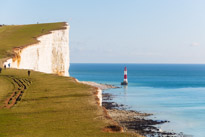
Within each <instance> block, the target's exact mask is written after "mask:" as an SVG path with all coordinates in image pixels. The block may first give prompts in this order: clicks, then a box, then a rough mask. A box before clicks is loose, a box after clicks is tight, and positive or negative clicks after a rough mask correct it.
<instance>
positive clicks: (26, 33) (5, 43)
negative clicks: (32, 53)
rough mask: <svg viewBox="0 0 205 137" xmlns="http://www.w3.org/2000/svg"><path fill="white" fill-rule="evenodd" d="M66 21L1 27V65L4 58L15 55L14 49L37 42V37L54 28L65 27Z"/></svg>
mask: <svg viewBox="0 0 205 137" xmlns="http://www.w3.org/2000/svg"><path fill="white" fill-rule="evenodd" d="M65 25H66V24H65V22H60V23H45V24H31V25H8V26H2V27H0V59H1V60H0V65H2V59H3V58H8V57H12V56H15V55H14V52H13V49H14V48H16V47H24V46H27V45H30V44H34V43H37V42H38V41H37V39H36V38H37V37H39V36H41V35H45V34H47V33H49V32H50V31H52V30H59V29H64V26H65Z"/></svg>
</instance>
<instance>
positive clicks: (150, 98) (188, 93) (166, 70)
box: [69, 63, 205, 137]
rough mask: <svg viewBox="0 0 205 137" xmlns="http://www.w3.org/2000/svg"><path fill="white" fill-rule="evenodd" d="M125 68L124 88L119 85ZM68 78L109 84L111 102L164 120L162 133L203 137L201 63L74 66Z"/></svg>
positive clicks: (204, 81) (204, 98)
mask: <svg viewBox="0 0 205 137" xmlns="http://www.w3.org/2000/svg"><path fill="white" fill-rule="evenodd" d="M124 67H127V71H128V72H127V73H128V75H127V76H128V86H121V85H120V83H121V82H122V81H123V77H124V76H123V75H124ZM69 73H70V76H72V77H75V78H77V79H78V80H80V81H93V82H97V83H103V84H111V85H115V86H119V87H121V88H117V89H109V90H105V91H104V92H105V93H111V94H113V96H114V98H113V100H112V101H114V102H117V103H119V104H124V105H126V106H128V107H129V109H131V110H136V111H140V112H145V113H152V114H153V116H151V117H150V118H151V119H155V120H168V121H170V122H169V123H165V124H161V125H158V126H157V127H159V128H161V129H162V130H164V131H170V132H175V133H180V132H182V133H183V134H185V135H188V136H189V135H190V136H193V137H205V65H203V64H86V63H85V64H83V63H82V64H78V63H72V64H71V65H70V70H69Z"/></svg>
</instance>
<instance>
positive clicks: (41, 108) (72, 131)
mask: <svg viewBox="0 0 205 137" xmlns="http://www.w3.org/2000/svg"><path fill="white" fill-rule="evenodd" d="M7 76H14V77H16V78H26V77H27V71H26V70H15V69H7V70H4V71H3V73H2V74H0V80H1V82H2V81H4V88H2V83H1V92H5V93H6V92H7V91H8V90H11V89H12V88H11V87H12V85H11V83H10V82H8V81H9V80H8V78H7ZM30 78H31V81H32V84H31V85H30V86H29V88H28V89H27V90H26V91H25V92H24V94H23V97H22V100H21V101H20V102H18V103H17V104H16V105H14V106H13V107H12V108H11V109H6V108H4V109H0V136H8V137H11V136H12V137H46V136H49V137H52V136H53V137H64V136H67V137H68V136H69V137H84V136H85V137H107V136H110V137H123V136H131V135H128V134H124V133H106V132H103V131H102V129H103V128H104V127H105V126H107V125H108V123H110V121H109V120H107V119H105V118H104V117H103V115H104V113H103V111H102V109H101V108H100V107H98V105H97V103H96V100H95V97H94V96H93V92H94V91H95V90H94V89H93V88H92V87H90V86H87V85H84V84H79V83H77V82H75V81H74V80H73V78H71V77H60V76H57V75H49V74H44V73H40V72H34V71H32V72H31V77H30ZM8 87H9V88H8ZM3 90H5V91H3ZM8 93H9V92H8ZM5 96H7V95H6V94H5ZM5 96H1V99H2V98H3V99H5Z"/></svg>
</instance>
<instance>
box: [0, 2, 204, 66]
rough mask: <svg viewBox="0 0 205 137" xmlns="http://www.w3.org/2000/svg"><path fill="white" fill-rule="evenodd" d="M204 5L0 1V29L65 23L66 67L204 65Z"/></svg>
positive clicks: (199, 3) (184, 3)
mask: <svg viewBox="0 0 205 137" xmlns="http://www.w3.org/2000/svg"><path fill="white" fill-rule="evenodd" d="M204 5H205V1H204V0H101V1H100V0H0V24H33V23H36V22H39V23H44V22H59V21H66V22H68V23H69V24H70V49H71V51H70V54H71V62H78V63H79V62H80V63H202V64H205V54H204V53H205V8H204Z"/></svg>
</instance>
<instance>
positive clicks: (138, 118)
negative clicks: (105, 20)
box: [75, 79, 177, 137]
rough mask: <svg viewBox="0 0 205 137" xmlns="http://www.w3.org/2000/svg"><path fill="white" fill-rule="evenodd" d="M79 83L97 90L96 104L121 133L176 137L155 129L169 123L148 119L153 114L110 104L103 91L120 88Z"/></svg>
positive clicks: (109, 98) (171, 133)
mask: <svg viewBox="0 0 205 137" xmlns="http://www.w3.org/2000/svg"><path fill="white" fill-rule="evenodd" d="M75 80H76V81H77V82H79V83H83V84H87V85H90V86H93V87H95V88H96V90H97V94H96V96H97V98H98V101H99V102H98V104H99V106H100V107H103V108H104V111H106V112H105V113H106V114H107V115H108V117H109V118H110V119H112V120H113V121H114V122H116V123H117V125H119V126H120V127H121V128H122V129H123V130H122V131H123V132H127V133H131V134H133V135H139V134H140V135H142V136H147V137H151V136H154V137H158V136H162V137H163V136H166V137H177V134H176V133H173V132H166V131H162V130H161V129H159V128H157V127H156V125H159V124H163V123H167V122H169V121H167V120H165V121H162V120H153V119H149V118H148V116H151V115H153V114H148V113H143V112H138V111H134V110H129V109H127V106H124V105H123V104H117V103H116V102H112V101H111V100H112V98H113V95H112V94H108V93H103V91H104V90H107V89H110V88H120V87H115V86H113V85H109V84H99V83H96V82H90V81H79V80H77V79H75Z"/></svg>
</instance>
